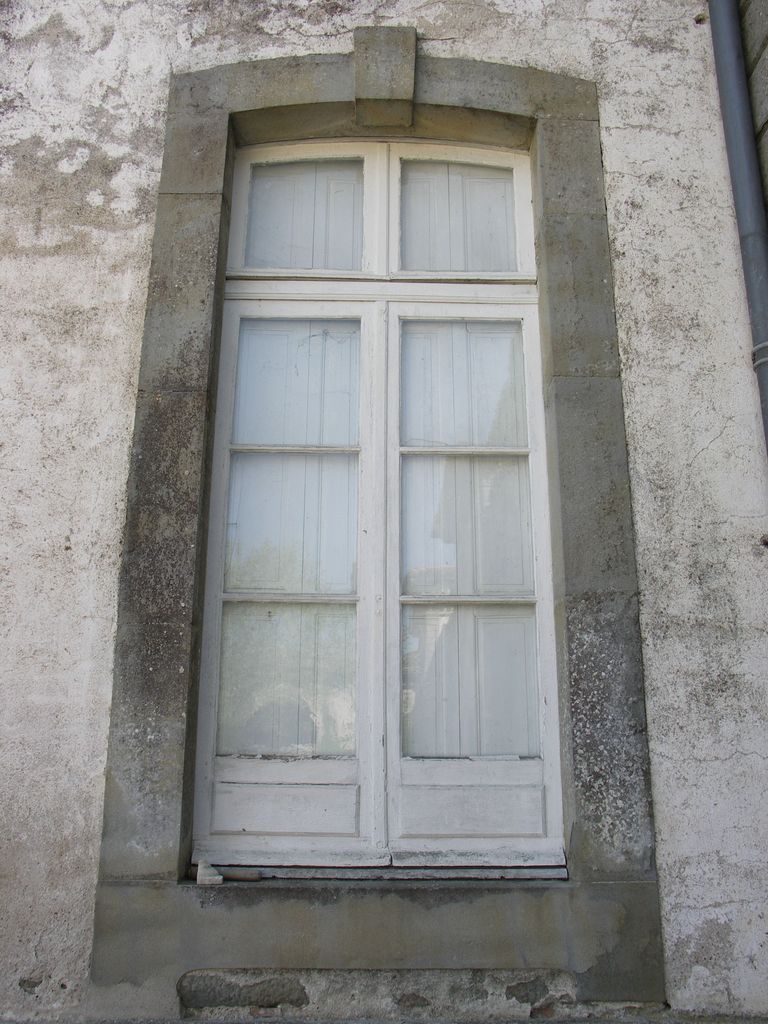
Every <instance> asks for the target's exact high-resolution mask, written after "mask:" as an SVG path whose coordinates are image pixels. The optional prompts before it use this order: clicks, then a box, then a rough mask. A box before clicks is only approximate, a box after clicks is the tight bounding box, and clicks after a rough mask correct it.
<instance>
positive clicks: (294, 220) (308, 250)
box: [245, 160, 363, 270]
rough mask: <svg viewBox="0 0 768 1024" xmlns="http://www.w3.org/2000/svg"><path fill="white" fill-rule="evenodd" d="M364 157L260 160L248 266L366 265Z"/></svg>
mask: <svg viewBox="0 0 768 1024" xmlns="http://www.w3.org/2000/svg"><path fill="white" fill-rule="evenodd" d="M362 253H363V161H362V160H305V161H301V162H296V163H285V164H254V166H253V168H252V169H251V191H250V195H249V199H248V228H247V234H246V244H245V265H246V266H247V267H257V268H269V269H276V270H280V269H284V270H289V269H290V270H293V269H297V270H299V269H300V270H360V268H361V266H362Z"/></svg>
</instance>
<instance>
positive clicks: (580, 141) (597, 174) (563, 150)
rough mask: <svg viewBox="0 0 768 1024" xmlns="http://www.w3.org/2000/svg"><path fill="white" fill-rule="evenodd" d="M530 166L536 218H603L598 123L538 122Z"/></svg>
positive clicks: (550, 120) (601, 166)
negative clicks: (572, 216)
mask: <svg viewBox="0 0 768 1024" xmlns="http://www.w3.org/2000/svg"><path fill="white" fill-rule="evenodd" d="M531 163H532V165H533V176H534V211H535V214H536V217H537V219H540V218H542V217H556V216H563V215H566V216H567V215H577V216H585V215H588V216H595V217H605V192H604V190H603V162H602V158H601V151H600V126H599V125H598V123H597V121H577V120H573V119H565V118H549V119H542V120H540V121H538V122H537V124H536V132H535V136H534V140H533V145H532V147H531Z"/></svg>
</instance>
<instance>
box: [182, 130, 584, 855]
mask: <svg viewBox="0 0 768 1024" xmlns="http://www.w3.org/2000/svg"><path fill="white" fill-rule="evenodd" d="M347 158H349V159H362V160H363V161H364V176H365V177H364V182H365V185H364V189H365V191H364V200H363V208H364V227H363V257H362V264H363V269H362V270H361V271H359V272H357V271H344V272H339V271H316V270H311V271H301V272H297V271H296V270H290V271H286V270H285V269H281V268H274V270H271V269H270V270H264V269H261V270H258V271H256V270H253V269H249V268H247V267H245V266H244V261H243V255H244V251H245V230H246V221H247V203H248V199H247V196H248V190H249V186H250V174H251V170H250V168H251V166H252V165H253V164H254V163H257V164H265V163H275V164H280V163H290V162H292V161H301V160H312V161H315V160H326V159H327V160H339V159H347ZM406 158H407V159H413V160H425V159H435V160H439V161H456V162H461V163H462V164H476V165H481V164H487V165H488V166H497V167H510V168H512V169H513V173H514V182H515V197H516V198H515V202H516V210H515V222H516V238H517V247H518V251H517V266H518V271H517V272H516V273H515V274H514V275H510V274H508V273H504V274H496V275H494V274H488V275H483V279H482V280H478V279H477V275H476V274H474V273H468V274H456V273H448V272H438V273H433V274H425V273H422V272H419V273H404V272H401V271H399V269H396V268H398V267H399V262H398V258H399V247H400V242H399V223H400V221H399V209H398V205H399V204H398V196H399V173H400V172H399V167H400V160H401V159H406ZM387 168H389V173H387ZM533 267H534V260H533V231H532V223H531V200H530V172H529V166H528V158H527V157H526V156H524V155H520V154H510V153H505V152H499V151H495V150H492V149H467V148H464V147H455V146H442V145H432V144H418V145H406V144H389V143H368V142H363V143H358V142H343V143H306V144H305V143H301V144H286V145H280V146H266V147H252V148H250V149H248V150H243V151H241V152H240V153H239V154H238V156H237V160H236V169H235V189H234V195H233V217H232V228H231V231H230V259H229V270H228V281H227V285H226V291H225V299H226V302H225V308H224V319H223V329H222V344H221V356H220V368H219V399H218V402H217V409H216V422H215V427H214V430H215V435H214V452H213V469H212V480H211V495H212V497H211V506H210V528H209V548H208V560H207V577H206V596H205V610H204V639H203V653H202V667H201V686H200V701H199V716H198V717H199V727H198V764H197V783H196V799H195V816H194V819H195V828H194V833H195V839H194V853H193V860H194V861H197V860H200V859H206V860H208V861H209V862H211V863H215V864H233V865H235V864H239V865H245V864H248V865H255V866H258V865H260V864H262V865H265V866H276V865H281V866H291V865H294V866H302V867H304V866H305V867H313V866H316V867H319V868H323V867H334V866H339V867H340V866H346V867H352V868H354V867H374V868H375V867H376V866H384V865H403V866H404V868H405V867H406V866H410V867H423V868H431V867H434V868H438V869H439V868H445V867H448V866H452V867H453V868H456V867H459V868H461V867H466V868H467V869H469V868H471V867H472V866H475V867H476V868H480V867H515V866H522V867H526V868H528V867H533V868H535V867H536V866H541V867H542V869H544V868H545V867H547V866H556V865H561V864H563V863H564V860H563V841H562V807H561V792H560V763H559V740H558V706H557V681H556V666H555V645H554V621H553V597H552V566H551V555H550V542H549V513H548V509H549V495H548V485H547V475H546V456H545V448H544V427H543V392H542V381H541V357H540V351H539V337H538V318H537V305H536V303H537V293H536V288H535V283H534V281H535V274H534V270H533ZM244 320H273V321H280V320H284V321H305V320H306V321H315V320H322V321H332V320H343V321H350V320H355V321H359V323H360V327H361V329H360V379H359V391H358V395H359V413H360V415H359V428H360V436H359V443H358V444H356V445H347V446H336V447H335V448H332V447H329V446H323V445H319V446H310V447H308V446H306V445H304V446H286V445H271V446H246V448H247V449H248V450H253V451H272V452H274V451H277V452H288V451H292V452H296V453H299V452H301V453H305V452H308V451H312V452H318V453H328V452H330V451H338V452H340V453H341V452H342V451H343V452H348V453H350V454H354V455H355V457H356V458H357V459H358V491H357V493H358V516H357V589H356V591H355V592H354V593H353V594H351V595H346V594H336V595H329V594H323V595H320V596H318V595H314V594H311V595H295V594H293V595H282V594H276V593H271V594H270V593H263V594H258V595H254V594H253V593H247V594H226V593H225V592H224V591H223V566H224V544H225V521H226V504H227V500H228V481H229V464H230V459H231V454H232V450H233V448H236V449H238V450H241V449H242V446H233V444H232V443H231V429H232V415H233V402H234V393H235V374H236V368H237V350H238V339H239V337H240V324H241V322H242V321H244ZM420 320H429V321H438V320H440V321H444V322H468V323H491V322H493V323H515V324H519V325H521V330H522V339H523V351H524V363H525V395H526V406H527V428H528V437H527V444H525V445H524V446H517V447H516V448H514V450H513V449H512V448H510V447H509V446H502V448H501V449H499V450H498V451H497V450H496V449H494V450H493V451H491V450H490V449H489V448H488V447H487V446H486V447H481V449H480V450H476V448H472V447H468V446H466V445H462V446H460V449H456V450H455V451H454V450H453V449H451V450H448V449H446V448H445V447H443V448H441V450H440V454H441V455H444V456H445V455H456V456H461V457H470V456H471V457H477V458H484V457H487V456H488V455H489V454H493V452H495V453H496V455H497V456H499V457H502V456H503V457H505V458H507V457H513V456H514V457H517V458H519V459H522V460H524V461H525V464H526V466H527V478H528V480H529V485H530V508H531V515H530V522H531V529H532V544H533V553H534V554H533V586H532V588H531V591H530V593H527V592H526V593H525V594H516V595H508V594H503V595H500V594H495V593H491V594H483V595H481V594H469V595H467V594H458V595H456V596H453V597H452V596H450V595H439V596H427V597H417V596H413V595H410V596H409V595H407V594H403V593H401V588H400V488H401V460H402V458H403V457H404V456H408V454H409V452H411V451H412V450H411V449H406V450H405V451H402V450H401V446H400V437H399V429H400V401H401V399H400V333H401V324H402V323H403V322H406V321H420ZM418 451H419V454H429V453H428V452H425V450H424V449H422V448H420V449H419V450H418ZM231 601H251V602H254V603H257V604H258V603H261V604H265V605H266V604H267V603H272V604H273V605H275V606H276V605H277V604H279V602H281V601H282V602H294V603H301V604H305V603H306V604H312V603H313V602H314V603H319V604H323V605H328V606H330V605H333V604H334V603H338V604H340V605H346V606H349V605H352V606H354V608H355V613H356V620H357V629H358V633H357V648H356V649H357V680H356V701H357V704H356V743H357V749H356V755H355V756H345V757H311V758H309V757H297V758H284V757H283V758H281V757H245V756H226V757H222V756H217V755H216V729H217V705H218V698H219V682H218V680H219V659H220V646H221V615H222V606H223V604H224V603H226V602H231ZM430 603H431V604H432V605H434V604H439V605H445V604H446V603H447V604H448V605H450V604H451V603H453V605H455V606H457V607H458V606H459V605H461V607H464V608H468V607H478V608H482V607H487V608H488V607H489V608H490V609H493V608H504V609H515V608H526V609H528V610H529V611H530V613H531V616H532V618H531V621H532V622H535V634H534V641H533V642H534V644H535V658H536V689H537V692H538V699H537V708H536V715H537V725H538V730H539V736H540V747H539V749H538V754H537V756H530V757H529V756H525V757H520V756H517V757H514V756H494V757H486V756H484V757H468V758H464V757H461V758H431V757H430V758H420V757H402V756H401V731H400V729H401V727H400V718H401V710H400V701H401V653H400V635H401V613H402V609H403V608H404V607H411V608H413V607H419V606H426V605H429V604H430ZM526 614H527V613H526ZM452 816H453V820H452V821H451V820H450V819H451V818H452ZM297 823H300V825H298V824H297Z"/></svg>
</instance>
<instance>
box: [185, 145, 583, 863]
mask: <svg viewBox="0 0 768 1024" xmlns="http://www.w3.org/2000/svg"><path fill="white" fill-rule="evenodd" d="M531 218H532V214H531V195H530V170H529V165H528V159H527V157H525V156H522V155H519V154H512V153H508V152H502V151H498V150H493V149H490V148H489V149H468V148H464V147H456V146H446V145H442V144H419V145H416V144H394V143H391V144H390V143H384V142H381V143H368V142H366V143H353V142H350V143H336V144H323V145H319V144H306V143H301V144H293V145H284V146H279V147H278V146H268V147H267V146H265V147H254V148H250V149H246V150H242V151H240V153H239V154H238V157H237V161H236V167H235V186H234V199H233V215H232V227H231V232H230V252H229V261H228V275H227V277H228V279H227V287H226V294H225V311H224V320H223V330H222V349H221V359H220V369H219V397H218V403H217V412H216V424H215V441H214V459H213V467H214V468H213V479H212V502H211V509H210V535H209V554H208V570H207V581H206V605H205V636H204V649H203V666H202V681H201V700H200V714H199V719H200V721H199V738H198V771H197V780H198V783H197V793H196V811H195V836H196V838H195V850H194V857H193V859H195V860H199V859H206V860H208V861H210V862H212V863H216V864H255V865H258V864H264V865H286V866H290V865H296V866H312V865H316V866H334V865H348V866H360V867H374V866H380V865H393V866H401V865H402V866H409V865H419V866H425V867H442V866H457V865H459V866H467V867H471V866H516V865H528V866H530V865H541V866H547V865H557V864H562V863H563V843H562V810H561V800H560V783H559V770H560V768H559V752H558V723H557V697H556V680H555V664H554V639H553V637H554V626H553V598H552V583H551V575H552V573H551V564H550V562H551V560H550V552H549V523H548V506H549V502H548V494H547V478H546V467H545V455H544V443H543V434H544V431H543V399H542V382H541V366H540V355H539V340H538V329H537V305H536V301H537V295H536V287H535V271H534V256H533V240H532V239H533V233H532V225H531Z"/></svg>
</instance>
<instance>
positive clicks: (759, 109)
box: [749, 49, 768, 133]
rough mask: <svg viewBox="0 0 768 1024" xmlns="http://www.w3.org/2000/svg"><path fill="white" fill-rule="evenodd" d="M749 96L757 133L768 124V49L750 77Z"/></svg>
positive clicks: (761, 56)
mask: <svg viewBox="0 0 768 1024" xmlns="http://www.w3.org/2000/svg"><path fill="white" fill-rule="evenodd" d="M749 95H750V98H751V100H752V119H753V120H754V122H755V133H757V132H759V131H761V130H762V129H763V128H764V127H765V125H766V122H768V49H766V50H763V52H762V54H761V55H760V59H759V60H758V62H757V64H755V66H754V68H753V70H752V74H751V75H750V76H749Z"/></svg>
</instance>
